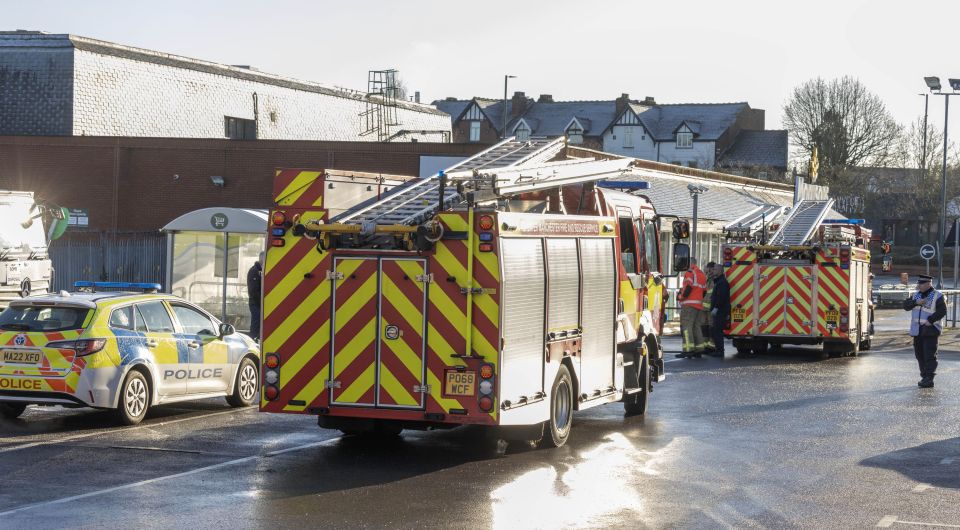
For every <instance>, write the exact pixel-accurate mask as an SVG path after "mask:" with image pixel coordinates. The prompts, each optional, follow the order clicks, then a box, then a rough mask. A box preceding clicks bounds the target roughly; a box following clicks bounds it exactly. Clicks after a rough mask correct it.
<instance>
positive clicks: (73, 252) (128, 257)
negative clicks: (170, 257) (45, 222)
mask: <svg viewBox="0 0 960 530" xmlns="http://www.w3.org/2000/svg"><path fill="white" fill-rule="evenodd" d="M49 252H50V259H51V261H52V262H53V270H54V279H53V289H54V290H61V289H65V290H72V289H73V283H74V282H77V281H84V280H89V281H104V282H106V281H110V282H150V283H160V284H163V282H164V267H165V266H166V253H167V239H166V236H164V235H163V234H161V233H159V232H69V231H68V232H67V233H66V234H64V235H63V237H61V238H60V239H58V240H56V241H54V242H52V243H51V244H50V251H49Z"/></svg>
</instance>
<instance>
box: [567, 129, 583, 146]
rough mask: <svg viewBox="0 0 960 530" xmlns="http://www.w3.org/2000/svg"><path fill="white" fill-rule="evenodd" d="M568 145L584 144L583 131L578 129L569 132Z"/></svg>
mask: <svg viewBox="0 0 960 530" xmlns="http://www.w3.org/2000/svg"><path fill="white" fill-rule="evenodd" d="M567 143H568V144H570V145H580V144H582V143H583V129H578V128H576V127H574V128H571V129H568V130H567Z"/></svg>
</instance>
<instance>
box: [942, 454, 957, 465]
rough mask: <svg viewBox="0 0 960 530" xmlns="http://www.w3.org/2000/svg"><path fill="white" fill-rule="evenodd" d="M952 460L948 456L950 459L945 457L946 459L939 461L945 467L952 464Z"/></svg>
mask: <svg viewBox="0 0 960 530" xmlns="http://www.w3.org/2000/svg"><path fill="white" fill-rule="evenodd" d="M953 460H954V458H953V457H952V456H950V457H947V458H944V459H943V460H941V461H940V463H941V464H943V465H945V466H949V465H950V464H952V463H953Z"/></svg>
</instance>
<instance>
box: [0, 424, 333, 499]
mask: <svg viewBox="0 0 960 530" xmlns="http://www.w3.org/2000/svg"><path fill="white" fill-rule="evenodd" d="M339 440H340V438H339V437H337V438H331V439H329V440H323V441H320V442H312V443H308V444H304V445H298V446H295V447H288V448H286V449H280V450H277V451H271V452H269V453H265V454H262V455H251V456H245V457H243V458H237V459H234V460H228V461H226V462H221V463H219V464H213V465H211V466H204V467H198V468H196V469H191V470H190V471H184V472H182V473H175V474H173V475H164V476H162V477H156V478H151V479H147V480H141V481H139V482H131V483H129V484H121V485H120V486H114V487H112V488H105V489H102V490H96V491H91V492H88V493H82V494H80V495H74V496H72V497H64V498H62V499H55V500H52V501H46V502H38V503H34V504H27V505H24V506H20V507H19V508H14V509H12V510H7V511H5V512H0V517H4V516H7V515H11V514H14V513H19V512H25V511H27V510H33V509H34V508H41V507H45V506H53V505H56V504H64V503H68V502H72V501H76V500H80V499H88V498H90V497H97V496H100V495H105V494H107V493H113V492H116V491H122V490H128V489H131V488H138V487H140V486H146V485H147V484H155V483H157V482H163V481H166V480H172V479H176V478H181V477H186V476H190V475H196V474H197V473H203V472H204V471H213V470H216V469H221V468H224V467H230V466H235V465H237V464H243V463H246V462H252V461H254V460H257V459H259V458H269V457H273V456H277V455H282V454H285V453H291V452H293V451H302V450H304V449H310V448H313V447H319V446H323V445H329V444H331V443H335V442H337V441H339Z"/></svg>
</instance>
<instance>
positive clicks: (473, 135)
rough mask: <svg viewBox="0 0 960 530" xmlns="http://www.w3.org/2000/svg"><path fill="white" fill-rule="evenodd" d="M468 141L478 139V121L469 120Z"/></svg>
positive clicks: (476, 140) (477, 140)
mask: <svg viewBox="0 0 960 530" xmlns="http://www.w3.org/2000/svg"><path fill="white" fill-rule="evenodd" d="M470 141H471V142H479V141H480V122H478V121H471V122H470Z"/></svg>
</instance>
